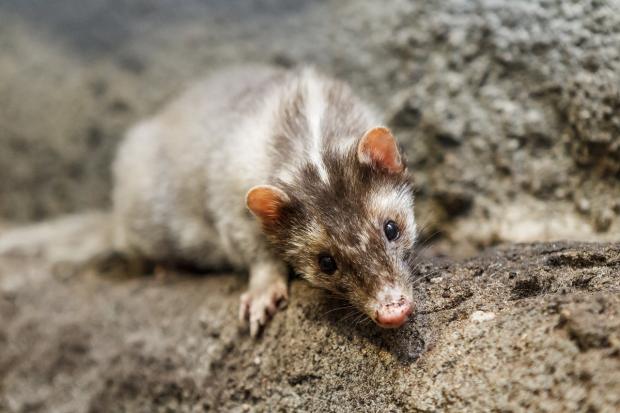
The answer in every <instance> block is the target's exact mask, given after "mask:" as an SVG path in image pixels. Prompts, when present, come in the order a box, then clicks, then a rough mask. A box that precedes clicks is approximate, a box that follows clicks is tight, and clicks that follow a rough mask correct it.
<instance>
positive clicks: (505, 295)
mask: <svg viewBox="0 0 620 413" xmlns="http://www.w3.org/2000/svg"><path fill="white" fill-rule="evenodd" d="M67 222H73V228H72V229H71V230H70V231H67V232H65V233H63V231H62V230H61V229H62V228H61V227H62V226H65V227H66V226H67ZM86 223H88V225H86ZM96 225H97V220H96V219H94V218H93V217H92V216H91V217H90V218H88V219H82V221H81V222H79V223H78V224H76V223H75V221H71V220H69V221H66V222H64V223H62V224H57V227H56V231H54V233H55V237H54V241H53V243H52V244H54V245H51V244H49V245H46V244H42V243H40V242H39V243H38V248H36V249H30V250H28V251H25V252H24V251H22V252H20V251H19V250H18V249H16V248H12V249H10V248H4V251H3V254H2V256H1V257H0V411H7V412H49V411H54V412H110V411H132V412H154V411H162V412H163V411H166V412H172V411H187V412H196V411H339V412H346V411H515V412H518V411H547V412H558V411H589V412H598V411H601V412H612V411H618V409H620V335H619V332H620V245H618V244H583V243H582V244H579V243H547V244H532V245H530V244H520V245H514V246H506V247H500V248H497V249H492V250H488V251H486V252H484V253H483V254H481V255H480V256H478V257H476V258H473V259H469V260H465V261H448V260H438V259H430V260H425V261H421V262H420V265H419V266H418V275H419V277H420V278H419V280H418V281H417V283H416V290H417V300H418V303H419V310H418V313H417V315H416V316H415V318H414V319H413V320H411V322H410V323H409V324H408V325H406V327H404V328H402V329H399V330H381V329H379V328H377V327H375V326H374V325H372V324H370V323H369V322H366V321H364V320H363V319H361V318H359V317H358V315H357V314H354V313H347V312H346V311H343V310H338V307H340V306H342V304H341V303H334V302H331V301H329V300H327V299H326V298H324V297H323V296H322V294H321V293H320V292H318V291H316V290H312V289H311V288H310V287H309V286H308V285H307V284H306V283H305V282H304V281H303V280H294V281H293V282H292V284H291V301H290V304H289V306H288V308H287V309H286V310H284V311H282V312H280V313H279V314H277V315H276V317H275V319H274V320H273V322H272V323H271V324H270V325H269V327H268V328H267V330H266V331H265V332H264V334H263V335H262V337H260V338H259V339H258V340H253V339H251V338H250V337H249V336H248V332H247V330H246V329H245V328H244V327H243V326H241V325H240V324H239V323H238V321H237V306H238V298H239V295H240V294H241V293H242V292H243V290H244V288H245V279H244V278H245V277H244V276H242V275H235V274H184V273H170V274H167V275H166V276H165V277H154V276H149V275H145V276H137V277H133V278H125V279H110V278H104V277H102V276H100V275H97V274H94V273H75V272H73V271H69V269H70V266H68V267H66V269H63V267H59V266H58V265H56V266H55V270H54V271H52V268H51V266H50V261H51V260H50V256H52V255H53V254H54V253H51V252H50V251H52V250H56V251H57V250H58V248H59V245H60V244H62V243H63V242H65V243H66V244H67V245H72V243H73V241H72V240H71V239H70V238H71V237H72V236H77V234H80V231H77V230H76V228H78V227H80V226H82V228H83V231H82V232H81V237H82V239H83V240H86V239H88V237H89V235H86V234H87V233H88V232H89V230H92V228H93V226H96ZM67 234H68V235H67ZM71 234H73V235H71ZM31 235H32V234H31ZM90 236H92V235H90ZM43 238H44V237H42V238H41V239H43ZM13 239H15V238H13ZM1 241H2V238H0V247H2V242H1ZM34 244H36V243H32V244H31V245H34ZM4 247H6V243H5V244H4ZM50 254H51V255H50Z"/></svg>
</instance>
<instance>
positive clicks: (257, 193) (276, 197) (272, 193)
mask: <svg viewBox="0 0 620 413" xmlns="http://www.w3.org/2000/svg"><path fill="white" fill-rule="evenodd" d="M288 202H289V197H288V195H286V193H284V191H282V190H280V189H278V188H276V187H275V186H271V185H258V186H255V187H253V188H251V189H250V190H249V191H248V193H247V195H246V196H245V203H246V205H247V206H248V208H249V209H250V211H252V213H253V214H254V215H256V216H257V217H258V218H260V220H261V222H262V223H263V225H269V224H273V223H275V222H276V221H277V220H278V219H279V218H280V215H281V212H282V208H283V207H284V206H285V205H286V204H288Z"/></svg>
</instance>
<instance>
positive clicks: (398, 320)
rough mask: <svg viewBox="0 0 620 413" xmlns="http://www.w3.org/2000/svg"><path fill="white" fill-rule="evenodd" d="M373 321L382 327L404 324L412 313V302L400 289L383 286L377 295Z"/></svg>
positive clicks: (394, 326) (395, 326)
mask: <svg viewBox="0 0 620 413" xmlns="http://www.w3.org/2000/svg"><path fill="white" fill-rule="evenodd" d="M378 298H379V299H378V302H377V306H376V309H375V314H374V315H375V317H374V320H375V322H376V323H377V324H378V325H379V326H380V327H383V328H397V327H400V326H402V325H403V324H405V322H406V321H407V319H408V318H409V316H410V315H411V314H412V313H413V310H414V307H415V306H414V304H413V302H412V300H411V298H409V297H407V296H406V295H405V294H403V292H402V291H401V290H400V289H397V288H393V287H392V288H385V289H383V291H381V293H380V294H379V297H378Z"/></svg>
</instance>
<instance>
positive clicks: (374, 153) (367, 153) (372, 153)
mask: <svg viewBox="0 0 620 413" xmlns="http://www.w3.org/2000/svg"><path fill="white" fill-rule="evenodd" d="M357 158H358V159H359V161H360V162H361V163H364V164H369V165H372V166H375V167H377V168H380V169H382V170H384V171H386V172H389V173H393V174H395V173H400V172H402V171H404V170H405V164H404V162H403V158H402V157H401V156H400V152H399V151H398V144H397V143H396V139H395V138H394V136H393V135H392V132H390V130H389V129H388V128H384V127H376V128H372V129H370V130H369V131H368V132H366V133H365V134H364V136H363V137H362V139H361V140H360V143H359V145H358V146H357Z"/></svg>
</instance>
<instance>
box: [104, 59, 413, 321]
mask: <svg viewBox="0 0 620 413" xmlns="http://www.w3.org/2000/svg"><path fill="white" fill-rule="evenodd" d="M379 124H380V119H379V117H378V116H377V115H376V113H375V112H374V111H373V110H372V109H371V108H370V107H369V106H368V105H366V104H364V103H363V102H362V101H361V100H359V99H358V98H357V97H355V96H354V94H353V93H352V91H351V90H350V89H349V88H348V87H347V86H346V85H344V84H343V83H341V82H339V81H336V80H333V79H330V78H328V77H326V76H323V75H321V74H319V73H317V72H316V71H314V70H313V69H309V68H304V69H298V70H294V71H285V70H280V69H275V68H270V67H262V66H251V67H250V66H248V67H239V68H232V69H228V70H225V71H222V72H220V73H218V74H216V75H214V76H212V77H210V78H209V79H207V80H206V81H204V82H202V83H199V84H197V85H195V86H193V87H192V88H191V89H189V90H188V91H187V92H186V93H185V94H183V95H182V96H181V97H180V98H179V99H177V100H176V101H174V102H173V103H172V104H170V105H168V106H167V107H165V108H164V109H163V111H161V112H160V113H159V114H157V115H156V116H155V117H152V118H150V119H147V120H145V121H143V122H141V123H139V124H138V125H137V126H135V127H134V128H132V129H131V130H130V132H129V133H128V135H127V137H126V139H125V141H124V142H123V143H122V145H121V146H120V148H119V151H118V156H117V159H116V161H115V163H114V196H113V204H114V233H115V235H114V247H115V249H116V250H118V251H121V252H123V253H125V254H130V255H131V256H133V257H136V258H140V259H151V260H154V261H167V262H170V261H174V262H186V263H191V264H193V265H196V266H199V267H206V268H219V267H222V266H228V265H232V266H233V267H235V268H237V269H249V271H250V288H249V291H248V293H247V294H246V295H244V297H243V298H242V306H241V316H242V317H244V318H245V317H248V316H249V319H250V323H251V328H252V332H253V333H256V332H257V331H258V328H259V327H260V325H262V324H264V323H265V322H266V320H267V318H268V316H269V315H271V314H273V312H275V310H276V307H275V305H276V303H277V301H278V300H285V299H286V294H287V292H286V274H287V270H286V266H285V264H284V261H283V260H286V261H287V262H288V263H289V264H291V265H292V266H293V268H294V269H295V270H297V271H298V272H300V273H302V274H304V275H305V276H306V278H307V279H308V280H309V281H310V282H312V283H313V284H315V285H318V286H321V287H324V288H327V289H329V290H331V291H333V292H336V293H338V294H342V295H344V296H345V297H346V298H347V299H349V300H350V301H351V302H352V303H353V304H354V305H356V306H357V307H358V308H359V309H360V310H362V311H364V312H366V313H368V314H369V315H370V316H371V317H372V311H373V307H372V304H373V303H374V302H375V301H376V300H377V298H376V295H377V294H378V291H379V287H380V286H384V285H388V284H389V285H398V286H400V287H401V288H402V290H403V291H408V290H409V289H410V288H411V287H410V285H409V284H410V283H408V274H409V268H408V267H407V265H406V264H407V262H408V259H409V255H410V252H411V249H412V247H413V244H414V241H415V236H416V228H415V221H414V218H413V195H412V188H411V184H410V182H409V179H408V176H407V174H406V172H402V173H396V174H395V173H387V172H385V171H381V170H378V169H377V168H374V167H373V166H372V165H370V164H368V163H364V162H360V159H359V156H358V153H357V146H358V143H359V141H360V139H361V137H362V136H363V135H364V133H365V132H366V131H368V130H369V129H371V128H372V127H375V126H377V125H379ZM264 184H267V185H271V186H273V187H276V188H279V189H281V190H282V191H283V192H284V193H285V194H286V196H287V199H288V201H289V202H288V203H287V205H286V208H285V209H284V212H283V215H282V216H281V217H278V220H277V225H273V226H270V227H269V228H268V229H265V232H263V230H262V229H261V225H260V223H259V222H258V221H257V220H256V219H255V218H254V217H253V216H252V214H250V212H249V211H248V209H247V207H246V204H245V202H244V200H245V197H246V194H247V193H248V191H249V190H250V189H251V188H252V187H254V186H256V185H264ZM386 219H393V220H395V221H396V222H398V224H399V226H400V228H401V232H402V235H401V238H400V239H399V242H398V243H393V244H388V243H387V242H386V240H385V238H384V237H383V232H382V226H383V223H384V221H385V220H386ZM265 233H266V235H267V237H266V236H265V235H264V234H265ZM267 238H269V239H270V241H271V242H268V239H267ZM321 252H329V253H331V254H332V255H333V256H334V257H335V258H336V260H337V262H338V271H337V273H336V274H334V275H332V276H325V275H322V274H321V273H320V271H319V270H318V268H317V258H316V257H317V254H319V253H321Z"/></svg>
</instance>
